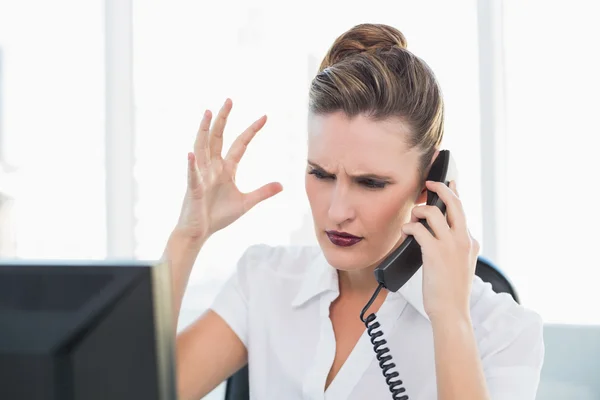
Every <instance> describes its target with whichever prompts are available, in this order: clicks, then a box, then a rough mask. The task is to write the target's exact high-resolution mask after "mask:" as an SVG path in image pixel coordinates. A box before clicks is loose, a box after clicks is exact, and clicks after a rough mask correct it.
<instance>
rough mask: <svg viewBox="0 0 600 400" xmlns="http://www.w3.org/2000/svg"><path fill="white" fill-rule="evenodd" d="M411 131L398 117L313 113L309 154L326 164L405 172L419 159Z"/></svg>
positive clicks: (309, 135) (352, 168)
mask: <svg viewBox="0 0 600 400" xmlns="http://www.w3.org/2000/svg"><path fill="white" fill-rule="evenodd" d="M408 134H409V131H408V128H407V127H406V125H405V124H404V123H403V122H402V121H400V120H398V119H390V120H386V121H373V120H371V119H369V118H367V117H366V116H364V115H359V116H357V117H355V118H354V119H352V120H350V119H349V118H348V117H347V116H346V115H345V114H344V113H343V112H338V113H334V114H328V115H311V116H310V117H309V120H308V158H309V159H310V160H311V161H313V162H317V163H319V164H320V165H322V166H323V167H327V165H329V166H330V167H337V166H339V165H341V166H343V167H344V168H345V169H351V170H356V169H360V170H365V172H376V171H379V172H383V171H389V172H393V171H404V172H406V171H407V169H408V168H410V169H413V168H416V162H417V160H418V155H417V152H416V151H415V150H414V149H412V150H409V149H408V145H407V139H408ZM366 170H368V171H366ZM375 170H376V171H375Z"/></svg>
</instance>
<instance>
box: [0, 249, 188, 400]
mask: <svg viewBox="0 0 600 400" xmlns="http://www.w3.org/2000/svg"><path fill="white" fill-rule="evenodd" d="M169 278H170V276H169V271H168V266H167V265H165V264H158V263H156V264H154V263H151V262H142V261H127V262H117V261H88V262H82V261H63V262H58V261H8V260H3V261H2V260H0V399H3V400H4V399H6V400H9V399H10V400H21V399H23V400H24V399H27V400H38V399H39V400H41V399H44V400H83V399H85V400H109V399H110V400H132V399H144V400H172V399H175V398H176V383H175V382H176V381H175V363H174V358H175V357H174V335H175V327H174V320H173V318H172V310H171V291H170V280H169Z"/></svg>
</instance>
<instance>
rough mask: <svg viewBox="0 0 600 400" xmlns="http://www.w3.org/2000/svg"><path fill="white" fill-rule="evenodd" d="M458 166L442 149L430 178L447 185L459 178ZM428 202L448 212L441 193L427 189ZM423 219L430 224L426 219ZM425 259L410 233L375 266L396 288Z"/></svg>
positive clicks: (379, 277) (379, 276) (389, 286)
mask: <svg viewBox="0 0 600 400" xmlns="http://www.w3.org/2000/svg"><path fill="white" fill-rule="evenodd" d="M455 175H456V168H455V166H454V162H453V160H452V156H451V155H450V151H448V150H440V152H439V153H438V156H437V158H436V159H435V161H434V162H433V164H432V165H431V169H430V170H429V175H427V180H428V181H436V182H444V183H445V184H446V185H449V184H450V181H452V180H453V179H455V178H456V176H455ZM427 204H428V205H435V206H436V207H438V208H439V209H440V210H442V213H443V214H444V215H446V205H445V204H444V202H443V201H442V200H441V199H440V198H439V196H438V195H437V193H435V192H432V191H430V190H428V191H427ZM420 222H421V223H422V224H423V225H425V226H426V227H427V229H429V230H430V231H431V229H430V228H429V225H427V221H426V220H423V219H422V220H420ZM422 264H423V259H422V255H421V246H419V243H417V240H416V239H415V238H414V237H413V236H408V237H407V238H406V239H405V240H404V242H402V244H401V245H400V247H398V248H397V249H396V250H394V251H393V252H392V253H390V255H388V256H387V257H386V258H385V259H384V260H383V261H382V262H381V263H380V264H379V266H378V267H377V268H376V269H375V278H376V279H377V281H378V282H379V283H380V284H382V285H383V287H385V288H386V289H387V290H389V291H392V292H396V291H397V290H398V289H400V288H401V287H402V286H403V285H404V284H405V283H406V282H408V280H409V279H410V278H411V277H412V276H413V275H414V274H415V272H417V270H418V269H419V268H421V265H422Z"/></svg>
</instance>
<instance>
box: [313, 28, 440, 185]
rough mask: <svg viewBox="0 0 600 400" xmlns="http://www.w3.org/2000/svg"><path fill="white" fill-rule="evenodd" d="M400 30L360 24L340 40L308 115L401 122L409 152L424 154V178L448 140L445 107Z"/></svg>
mask: <svg viewBox="0 0 600 400" xmlns="http://www.w3.org/2000/svg"><path fill="white" fill-rule="evenodd" d="M406 47H407V42H406V38H405V37H404V35H403V34H402V32H400V31H399V30H398V29H396V28H393V27H391V26H388V25H383V24H360V25H356V26H354V27H353V28H351V29H350V30H348V31H346V32H345V33H343V34H342V35H340V36H339V37H338V38H337V39H336V40H335V41H334V43H333V45H332V46H331V47H330V48H329V51H328V52H327V54H326V55H325V58H324V59H323V61H322V62H321V65H320V67H319V71H318V73H317V75H316V76H315V78H314V79H313V81H312V83H311V86H310V92H309V111H310V113H312V114H316V115H326V114H330V113H334V112H337V111H343V112H344V113H345V114H346V115H347V116H348V117H349V118H354V117H355V116H357V115H359V114H365V115H367V116H368V117H369V118H371V119H373V120H374V121H382V120H385V119H388V118H399V119H400V120H401V121H402V122H403V123H405V124H406V126H408V128H409V130H410V135H409V136H410V137H409V138H408V145H409V148H413V147H415V146H417V147H418V148H419V150H420V151H421V152H422V156H421V163H420V165H419V172H420V174H421V178H422V179H424V178H425V176H424V175H425V173H426V171H427V169H428V166H429V164H430V162H431V159H432V157H433V155H434V154H435V151H436V149H437V148H438V146H439V145H440V143H441V141H442V137H443V134H444V103H443V99H442V93H441V89H440V86H439V84H438V82H437V80H436V78H435V75H434V74H433V71H431V69H430V68H429V66H428V65H427V64H426V63H425V62H424V61H423V60H421V59H420V58H418V57H417V56H415V55H414V54H412V53H411V52H410V51H408V50H407V49H406Z"/></svg>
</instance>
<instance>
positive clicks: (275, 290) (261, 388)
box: [211, 245, 544, 400]
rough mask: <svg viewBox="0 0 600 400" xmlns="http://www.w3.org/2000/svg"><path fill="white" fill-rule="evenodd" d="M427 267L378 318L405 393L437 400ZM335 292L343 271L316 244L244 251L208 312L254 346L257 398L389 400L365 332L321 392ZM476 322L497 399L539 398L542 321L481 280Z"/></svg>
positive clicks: (474, 299)
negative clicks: (424, 291)
mask: <svg viewBox="0 0 600 400" xmlns="http://www.w3.org/2000/svg"><path fill="white" fill-rule="evenodd" d="M421 271H422V269H419V272H417V273H416V274H415V275H414V276H413V277H412V278H411V279H410V280H409V281H408V282H407V283H406V284H405V285H404V286H403V287H402V288H401V289H400V290H398V292H395V293H394V292H390V293H389V294H388V296H387V297H386V300H385V302H384V303H383V305H382V306H381V308H380V309H379V311H378V312H377V313H376V315H377V321H378V322H379V323H380V324H381V328H380V329H381V330H382V331H383V333H384V336H383V337H384V338H385V339H386V340H387V345H386V347H388V348H389V349H390V353H389V354H391V355H392V357H393V362H394V363H395V364H396V367H395V370H396V371H397V372H399V374H400V376H399V378H400V379H401V380H402V381H403V383H404V387H405V388H406V393H405V394H407V395H408V396H409V398H410V400H429V399H431V400H434V399H437V388H436V377H435V363H434V347H433V335H432V328H431V324H430V321H429V319H428V317H427V314H426V313H425V310H424V308H423V296H422V272H421ZM373 279H375V277H373ZM338 294H339V288H338V275H337V271H336V270H335V269H334V268H333V267H331V266H330V265H329V264H328V263H327V261H326V259H325V257H324V255H323V253H322V251H321V249H320V248H319V247H318V246H314V247H313V246H306V247H292V246H267V245H254V246H251V247H249V248H248V249H247V250H246V252H245V253H244V254H243V256H242V257H241V258H240V260H239V262H238V265H237V269H236V271H235V273H234V274H233V276H232V277H231V278H230V279H229V281H228V282H227V283H226V284H225V286H224V287H223V289H222V290H221V291H220V293H219V294H218V296H217V297H216V299H215V301H214V303H213V304H212V306H211V309H213V310H214V311H215V312H216V313H218V314H219V315H220V316H221V317H222V318H223V319H224V320H225V321H226V322H227V323H228V324H229V326H230V327H231V329H233V331H234V332H235V333H236V334H237V335H238V337H239V338H240V340H241V341H242V342H243V343H244V344H245V346H246V348H247V349H248V362H249V374H250V376H249V378H250V397H251V399H260V400H263V399H286V400H295V399H311V400H312V399H323V400H324V399H327V400H334V399H335V400H343V399H349V400H364V399H378V400H379V399H391V398H392V395H391V393H390V391H389V388H388V386H387V384H386V383H385V378H384V376H383V375H382V372H381V369H380V367H379V363H378V362H377V359H376V355H375V353H374V351H373V345H372V344H371V341H370V337H369V336H368V334H367V332H366V330H365V332H364V333H363V335H362V336H361V337H360V339H359V340H358V342H357V344H356V346H355V347H354V349H353V350H352V352H351V354H350V355H349V357H348V359H347V360H346V361H345V363H344V364H343V366H342V368H341V369H340V371H339V372H338V373H337V375H336V376H335V378H334V380H333V381H332V382H331V384H330V385H329V387H328V388H327V390H326V391H324V388H325V380H326V378H327V375H328V373H329V370H330V368H331V365H332V363H333V359H334V355H335V337H334V332H333V327H332V324H331V320H330V319H329V306H330V304H331V302H332V301H333V300H334V299H335V298H336V297H337V296H338ZM356 318H359V315H357V316H356ZM471 319H472V322H473V328H474V332H475V336H476V339H477V344H478V348H479V352H480V355H481V359H482V363H483V368H484V372H485V376H486V379H487V387H488V389H489V392H490V394H491V398H492V399H493V400H534V399H535V396H536V390H537V387H538V383H539V377H540V371H541V367H542V362H543V358H544V344H543V336H542V331H543V324H542V321H541V319H540V317H539V316H538V315H537V314H535V313H534V312H532V311H530V310H527V309H525V308H523V307H522V306H520V305H518V304H517V303H516V302H514V301H513V299H512V297H510V296H509V295H508V294H496V293H494V292H493V291H492V288H491V285H490V284H488V283H484V282H483V281H482V280H481V279H480V278H479V277H477V276H476V277H475V278H474V281H473V290H472V294H471Z"/></svg>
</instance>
